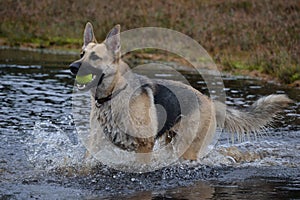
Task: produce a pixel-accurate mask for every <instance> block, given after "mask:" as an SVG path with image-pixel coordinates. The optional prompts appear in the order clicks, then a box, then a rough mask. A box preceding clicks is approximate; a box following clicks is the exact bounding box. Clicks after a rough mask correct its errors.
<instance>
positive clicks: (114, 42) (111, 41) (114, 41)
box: [105, 24, 121, 55]
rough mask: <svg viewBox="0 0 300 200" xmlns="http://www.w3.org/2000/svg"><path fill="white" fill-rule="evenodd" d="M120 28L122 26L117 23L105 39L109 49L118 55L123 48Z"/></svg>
mask: <svg viewBox="0 0 300 200" xmlns="http://www.w3.org/2000/svg"><path fill="white" fill-rule="evenodd" d="M120 29H121V26H120V25H119V24H118V25H116V26H115V27H114V28H113V29H111V31H110V32H109V33H108V34H107V36H106V39H105V44H106V46H107V49H108V50H110V51H112V52H113V54H114V55H118V54H119V53H120V49H121V41H120Z"/></svg>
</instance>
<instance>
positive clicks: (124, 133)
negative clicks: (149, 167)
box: [70, 22, 292, 160]
mask: <svg viewBox="0 0 300 200" xmlns="http://www.w3.org/2000/svg"><path fill="white" fill-rule="evenodd" d="M83 40H84V44H83V47H82V51H81V59H79V60H77V61H75V62H73V63H72V64H70V70H71V72H72V73H73V74H74V75H77V77H78V76H81V77H86V79H87V80H84V81H78V80H77V77H76V81H77V84H76V85H77V88H78V89H79V90H83V91H88V90H90V92H91V114H90V125H91V126H90V127H91V132H92V133H93V134H94V136H92V137H90V138H89V140H90V145H91V146H93V145H94V146H95V145H96V146H97V145H101V144H98V143H97V142H96V140H97V139H95V138H97V136H95V135H97V131H102V132H103V133H104V135H105V137H106V138H107V139H108V141H110V142H111V143H112V144H114V145H115V146H117V147H118V148H120V149H122V150H126V151H130V152H137V153H150V152H152V151H154V146H155V143H156V142H157V141H163V143H164V144H165V145H166V144H174V145H175V146H176V144H177V143H178V142H182V141H183V145H184V144H188V146H186V148H185V149H184V152H183V153H182V154H181V155H179V156H180V157H181V158H183V159H186V160H196V159H198V158H201V157H203V155H205V154H206V152H205V151H206V148H207V146H208V145H209V144H210V142H211V141H212V139H213V138H214V136H215V131H216V128H217V126H219V127H220V128H222V129H223V130H226V131H228V132H231V133H237V134H240V135H244V134H249V133H257V132H259V131H261V130H262V129H264V128H265V127H266V126H267V125H269V123H270V122H271V121H272V119H273V118H274V117H275V116H276V114H278V112H280V111H282V110H283V108H285V107H286V106H288V104H289V103H291V102H292V100H290V99H289V98H288V97H287V96H285V95H269V96H266V97H262V98H260V99H259V100H257V101H256V102H255V103H254V104H253V105H251V106H250V107H249V108H248V109H247V110H245V111H239V110H236V109H233V108H229V107H226V105H224V104H223V103H221V102H217V101H212V100H210V99H209V98H208V97H207V96H205V95H203V94H202V93H201V92H199V91H197V90H196V89H194V88H193V87H191V86H188V85H186V84H183V83H181V82H176V81H170V80H159V79H155V80H152V79H149V78H147V77H145V76H141V75H138V74H136V73H130V69H129V66H128V65H127V64H126V63H125V62H123V61H122V59H121V56H120V48H121V45H120V44H121V41H120V25H116V26H115V27H114V28H113V29H112V30H111V31H110V32H109V33H108V35H107V37H106V39H105V40H104V41H103V42H102V43H97V40H96V38H95V35H94V32H93V27H92V25H91V23H89V22H88V23H87V24H86V27H85V30H84V35H83ZM89 77H90V78H89ZM182 102H185V103H184V105H183V106H182ZM187 102H188V103H187ZM222 106H223V107H224V108H226V109H225V110H226V114H225V115H224V113H223V116H225V119H224V120H223V122H222V120H221V118H222V112H221V111H222V109H221V107H222ZM161 108H163V110H164V112H161V110H162V109H161ZM225 110H224V111H225ZM191 133H195V134H194V135H193V134H191ZM191 135H192V136H191ZM180 136H183V137H182V138H183V139H181V140H178V139H176V138H177V137H180ZM191 138H192V139H191ZM185 140H186V141H188V142H186V143H184V141H185ZM96 146H95V147H93V148H97V147H96Z"/></svg>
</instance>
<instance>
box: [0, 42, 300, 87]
mask: <svg viewBox="0 0 300 200" xmlns="http://www.w3.org/2000/svg"><path fill="white" fill-rule="evenodd" d="M5 44H6V43H3V38H2V39H1V40H0V50H17V51H29V52H36V53H45V54H53V55H73V56H75V55H79V49H78V48H77V49H76V48H75V46H74V48H69V47H66V46H50V47H47V48H38V47H34V46H33V45H32V44H22V45H20V46H10V45H5ZM123 57H124V58H125V59H128V60H130V59H134V58H135V59H142V60H153V61H163V62H175V63H179V64H181V65H182V66H184V67H185V69H186V70H188V69H189V68H190V67H191V65H190V64H189V63H188V62H187V61H186V60H185V59H184V58H180V57H177V56H174V55H169V54H168V55H167V54H163V53H162V54H160V53H155V52H135V53H134V55H133V56H132V55H128V54H126V55H124V56H123ZM133 57H134V58H133ZM213 60H214V59H213ZM216 66H217V68H218V69H219V71H220V72H221V73H222V74H224V75H228V76H245V77H250V78H254V79H258V80H262V81H264V82H268V83H273V84H277V85H282V86H286V87H291V88H299V89H300V80H297V81H294V82H293V83H290V84H286V83H283V82H281V81H280V80H279V79H278V78H276V77H275V76H272V75H269V74H266V73H262V72H259V71H258V70H252V71H251V70H248V69H234V70H224V67H223V66H222V65H221V64H220V63H216Z"/></svg>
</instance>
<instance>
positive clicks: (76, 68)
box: [70, 22, 120, 90]
mask: <svg viewBox="0 0 300 200" xmlns="http://www.w3.org/2000/svg"><path fill="white" fill-rule="evenodd" d="M83 41H84V43H83V46H82V51H81V54H80V56H81V58H80V59H79V60H77V61H75V62H73V63H72V64H70V70H71V72H72V73H73V74H74V75H76V86H77V87H78V89H79V90H89V89H91V88H93V87H98V86H99V85H101V84H102V82H103V80H104V79H106V78H107V79H109V78H108V77H113V76H114V75H115V74H116V72H117V70H118V61H119V58H120V25H116V26H115V27H114V28H113V29H112V30H111V31H110V32H109V33H108V35H107V37H106V39H105V40H104V41H103V42H102V43H100V44H99V43H97V40H96V38H95V35H94V31H93V26H92V24H91V23H89V22H88V23H87V24H86V26H85V29H84V34H83Z"/></svg>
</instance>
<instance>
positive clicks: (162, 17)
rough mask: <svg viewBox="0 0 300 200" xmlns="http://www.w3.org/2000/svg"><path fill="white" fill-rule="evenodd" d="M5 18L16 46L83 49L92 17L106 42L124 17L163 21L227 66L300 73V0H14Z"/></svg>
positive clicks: (1, 4) (5, 5)
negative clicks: (85, 32)
mask: <svg viewBox="0 0 300 200" xmlns="http://www.w3.org/2000/svg"><path fill="white" fill-rule="evenodd" d="M0 17H1V21H2V22H1V26H0V36H1V37H2V38H6V40H5V41H6V43H8V44H9V45H21V44H24V43H30V44H31V45H32V46H34V47H51V46H64V47H69V48H70V47H80V46H81V36H82V31H83V27H84V25H85V23H86V22H87V21H91V22H92V23H93V24H94V26H95V29H96V30H97V31H96V33H97V37H98V38H99V40H101V39H103V38H104V37H105V35H106V33H107V31H108V30H110V28H111V27H112V26H113V25H115V24H117V23H119V24H121V26H122V29H123V30H127V29H132V28H136V27H143V26H158V27H166V28H171V29H174V30H177V31H180V32H182V33H185V34H187V35H189V36H191V37H192V38H194V39H195V40H197V41H198V42H199V43H200V44H201V45H202V46H203V47H204V48H205V49H206V50H207V51H208V52H209V53H210V54H211V55H212V56H213V57H214V58H215V60H216V61H217V63H219V64H220V66H222V67H223V69H225V70H227V71H232V70H237V69H243V70H244V69H247V70H254V69H255V70H258V71H260V72H262V73H267V74H271V75H272V76H274V77H277V78H278V79H280V80H281V81H282V82H284V83H291V82H293V81H296V80H299V79H300V66H299V63H300V55H299V54H300V38H299V37H300V4H299V1H298V0H289V1H285V0H276V1H272V0H248V1H245V0H212V1H208V0H204V1H196V0H174V1H163V0H161V1H159V0H140V1H135V0H128V1H124V0H101V1H87V0H80V1H79V0H73V1H58V0H39V1H29V0H27V1H26V0H24V1H15V0H9V1H0Z"/></svg>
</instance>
